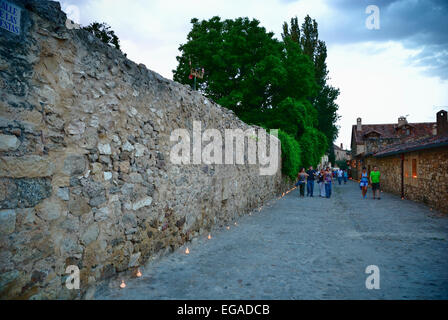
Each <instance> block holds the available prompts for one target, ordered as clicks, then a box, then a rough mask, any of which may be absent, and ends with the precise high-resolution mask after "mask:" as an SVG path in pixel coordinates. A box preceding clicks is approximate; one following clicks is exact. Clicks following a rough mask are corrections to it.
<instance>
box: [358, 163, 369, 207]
mask: <svg viewBox="0 0 448 320" xmlns="http://www.w3.org/2000/svg"><path fill="white" fill-rule="evenodd" d="M368 186H369V175H368V174H367V168H366V167H363V168H362V173H361V182H360V183H359V188H360V189H361V191H362V197H363V199H366V198H367V187H368Z"/></svg>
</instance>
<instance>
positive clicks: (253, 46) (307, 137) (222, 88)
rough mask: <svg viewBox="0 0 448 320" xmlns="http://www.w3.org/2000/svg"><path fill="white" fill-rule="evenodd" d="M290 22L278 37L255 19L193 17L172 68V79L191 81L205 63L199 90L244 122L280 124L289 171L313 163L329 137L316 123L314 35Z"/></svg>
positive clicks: (292, 173)
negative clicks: (285, 33)
mask: <svg viewBox="0 0 448 320" xmlns="http://www.w3.org/2000/svg"><path fill="white" fill-rule="evenodd" d="M295 22H296V24H295V25H294V26H292V27H291V30H289V29H288V32H289V31H291V32H290V34H289V35H288V36H284V37H283V41H279V40H277V39H275V38H274V35H273V33H272V32H267V31H266V29H265V28H263V27H262V26H260V23H259V21H257V20H255V19H253V20H250V19H248V18H238V19H234V20H230V19H228V20H221V19H220V18H219V17H213V18H211V19H209V20H203V21H199V20H198V19H192V20H191V23H192V29H191V31H190V32H189V33H188V36H187V42H186V43H185V44H182V45H180V47H179V50H180V53H181V54H180V55H179V56H178V57H177V61H178V62H179V64H178V66H177V68H176V70H173V73H174V80H176V81H179V82H181V83H184V84H190V85H192V84H193V80H192V79H190V77H189V75H190V70H191V68H204V69H205V74H204V77H203V79H198V89H199V90H200V91H201V92H202V93H203V94H205V95H206V96H208V97H209V98H211V99H213V100H215V101H216V102H217V103H219V104H221V105H222V106H224V107H226V108H229V109H232V110H233V111H235V113H236V114H237V115H238V116H239V117H240V118H241V119H242V120H243V121H245V122H247V123H252V124H257V125H259V126H262V127H264V128H273V129H280V132H281V134H280V139H281V141H282V154H283V170H284V173H285V174H287V175H289V176H290V177H294V176H295V174H297V170H298V168H299V166H308V165H316V164H317V163H318V162H319V160H320V157H321V156H322V155H323V154H324V153H325V151H326V150H327V148H328V141H329V140H330V139H327V137H326V134H325V133H324V132H321V130H320V129H319V125H320V120H319V116H320V115H319V109H317V108H316V107H315V105H314V103H315V100H316V97H317V95H318V94H319V92H320V91H321V85H320V82H319V81H318V80H319V79H320V78H321V77H322V76H320V75H319V73H318V72H320V70H317V69H316V62H317V60H316V59H315V57H314V55H312V54H307V53H306V52H312V51H313V50H314V47H313V41H314V40H312V39H308V38H303V37H300V28H299V27H298V23H297V19H296V20H295ZM306 34H308V31H307V33H306ZM309 34H310V35H311V33H309Z"/></svg>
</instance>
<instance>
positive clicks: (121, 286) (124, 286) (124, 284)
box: [120, 280, 126, 289]
mask: <svg viewBox="0 0 448 320" xmlns="http://www.w3.org/2000/svg"><path fill="white" fill-rule="evenodd" d="M120 288H121V289H124V288H126V283H124V280H121V284H120Z"/></svg>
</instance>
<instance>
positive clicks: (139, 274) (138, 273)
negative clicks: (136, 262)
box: [136, 269, 142, 278]
mask: <svg viewBox="0 0 448 320" xmlns="http://www.w3.org/2000/svg"><path fill="white" fill-rule="evenodd" d="M136 276H137V277H138V278H140V277H141V276H142V273H141V272H140V269H137V274H136Z"/></svg>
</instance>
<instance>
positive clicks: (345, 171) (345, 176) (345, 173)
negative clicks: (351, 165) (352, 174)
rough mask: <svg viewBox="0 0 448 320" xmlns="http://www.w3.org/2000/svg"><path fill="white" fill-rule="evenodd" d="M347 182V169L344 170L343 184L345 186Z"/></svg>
mask: <svg viewBox="0 0 448 320" xmlns="http://www.w3.org/2000/svg"><path fill="white" fill-rule="evenodd" d="M347 180H348V172H347V169H345V170H344V184H347Z"/></svg>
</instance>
